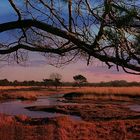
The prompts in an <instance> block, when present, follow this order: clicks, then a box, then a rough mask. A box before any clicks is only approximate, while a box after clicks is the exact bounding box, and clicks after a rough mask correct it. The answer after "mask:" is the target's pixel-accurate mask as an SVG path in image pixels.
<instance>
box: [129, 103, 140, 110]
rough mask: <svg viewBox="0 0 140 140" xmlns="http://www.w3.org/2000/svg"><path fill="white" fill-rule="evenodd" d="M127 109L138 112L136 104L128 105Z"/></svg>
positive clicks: (138, 108)
mask: <svg viewBox="0 0 140 140" xmlns="http://www.w3.org/2000/svg"><path fill="white" fill-rule="evenodd" d="M128 108H129V109H130V110H132V111H136V112H140V105H138V104H133V105H129V106H128Z"/></svg>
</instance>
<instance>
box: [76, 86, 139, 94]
mask: <svg viewBox="0 0 140 140" xmlns="http://www.w3.org/2000/svg"><path fill="white" fill-rule="evenodd" d="M75 92H80V93H98V94H127V95H128V94H135V95H140V87H83V88H80V89H76V90H75Z"/></svg>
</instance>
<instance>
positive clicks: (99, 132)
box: [0, 87, 140, 140]
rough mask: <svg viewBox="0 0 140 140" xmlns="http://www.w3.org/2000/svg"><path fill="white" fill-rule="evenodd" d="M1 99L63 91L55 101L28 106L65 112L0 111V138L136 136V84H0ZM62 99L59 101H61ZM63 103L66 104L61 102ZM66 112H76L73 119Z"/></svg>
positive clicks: (118, 139) (139, 91)
mask: <svg viewBox="0 0 140 140" xmlns="http://www.w3.org/2000/svg"><path fill="white" fill-rule="evenodd" d="M0 89H1V90H0V100H1V102H4V101H7V100H9V99H12V100H13V99H14V100H16V99H20V100H33V101H35V100H37V99H38V96H42V97H43V96H44V95H46V96H48V97H49V96H52V95H57V94H64V95H63V96H62V97H61V98H58V99H57V100H58V101H59V100H60V104H59V105H55V104H54V105H46V106H44V105H43V106H42V105H40V106H30V107H27V108H28V109H29V110H33V111H44V112H51V113H61V114H64V115H67V116H63V115H62V116H59V117H53V118H30V117H27V116H25V115H16V116H10V115H4V114H0V140H1V139H2V140H33V139H34V140H139V139H140V112H139V111H134V110H131V109H130V108H129V105H133V104H138V105H140V87H90V88H88V87H82V88H73V87H67V88H60V89H58V91H55V90H54V89H46V88H45V87H41V88H39V87H34V88H32V87H25V88H23V87H16V88H14V87H0ZM61 103H62V104H61ZM65 103H66V104H65ZM69 115H76V116H79V117H80V118H81V119H80V120H76V119H72V118H70V117H69Z"/></svg>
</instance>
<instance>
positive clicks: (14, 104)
mask: <svg viewBox="0 0 140 140" xmlns="http://www.w3.org/2000/svg"><path fill="white" fill-rule="evenodd" d="M60 96H62V94H61V95H53V96H40V97H38V99H37V100H36V101H21V100H13V101H7V102H3V103H0V113H3V114H7V115H26V116H28V117H31V118H45V117H47V118H51V117H58V116H62V115H63V116H69V117H70V118H72V119H75V120H81V118H80V117H79V116H75V115H64V114H60V113H49V112H44V111H30V110H28V109H26V108H25V107H30V106H49V105H62V104H64V103H62V102H60V101H58V97H60Z"/></svg>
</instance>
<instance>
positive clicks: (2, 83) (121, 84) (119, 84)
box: [0, 79, 140, 88]
mask: <svg viewBox="0 0 140 140" xmlns="http://www.w3.org/2000/svg"><path fill="white" fill-rule="evenodd" d="M0 86H46V87H48V88H49V87H50V86H56V83H54V82H53V81H49V80H48V82H46V81H34V80H31V81H17V80H15V81H9V80H7V79H2V80H0ZM59 86H73V87H76V86H77V87H82V86H89V87H90V86H93V87H94V86H95V87H96V86H99V87H110V86H111V87H124V86H140V82H135V81H133V82H127V81H125V80H114V81H109V82H99V83H89V82H85V83H82V84H80V85H79V84H77V83H75V82H60V83H59V84H58V87H59Z"/></svg>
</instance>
